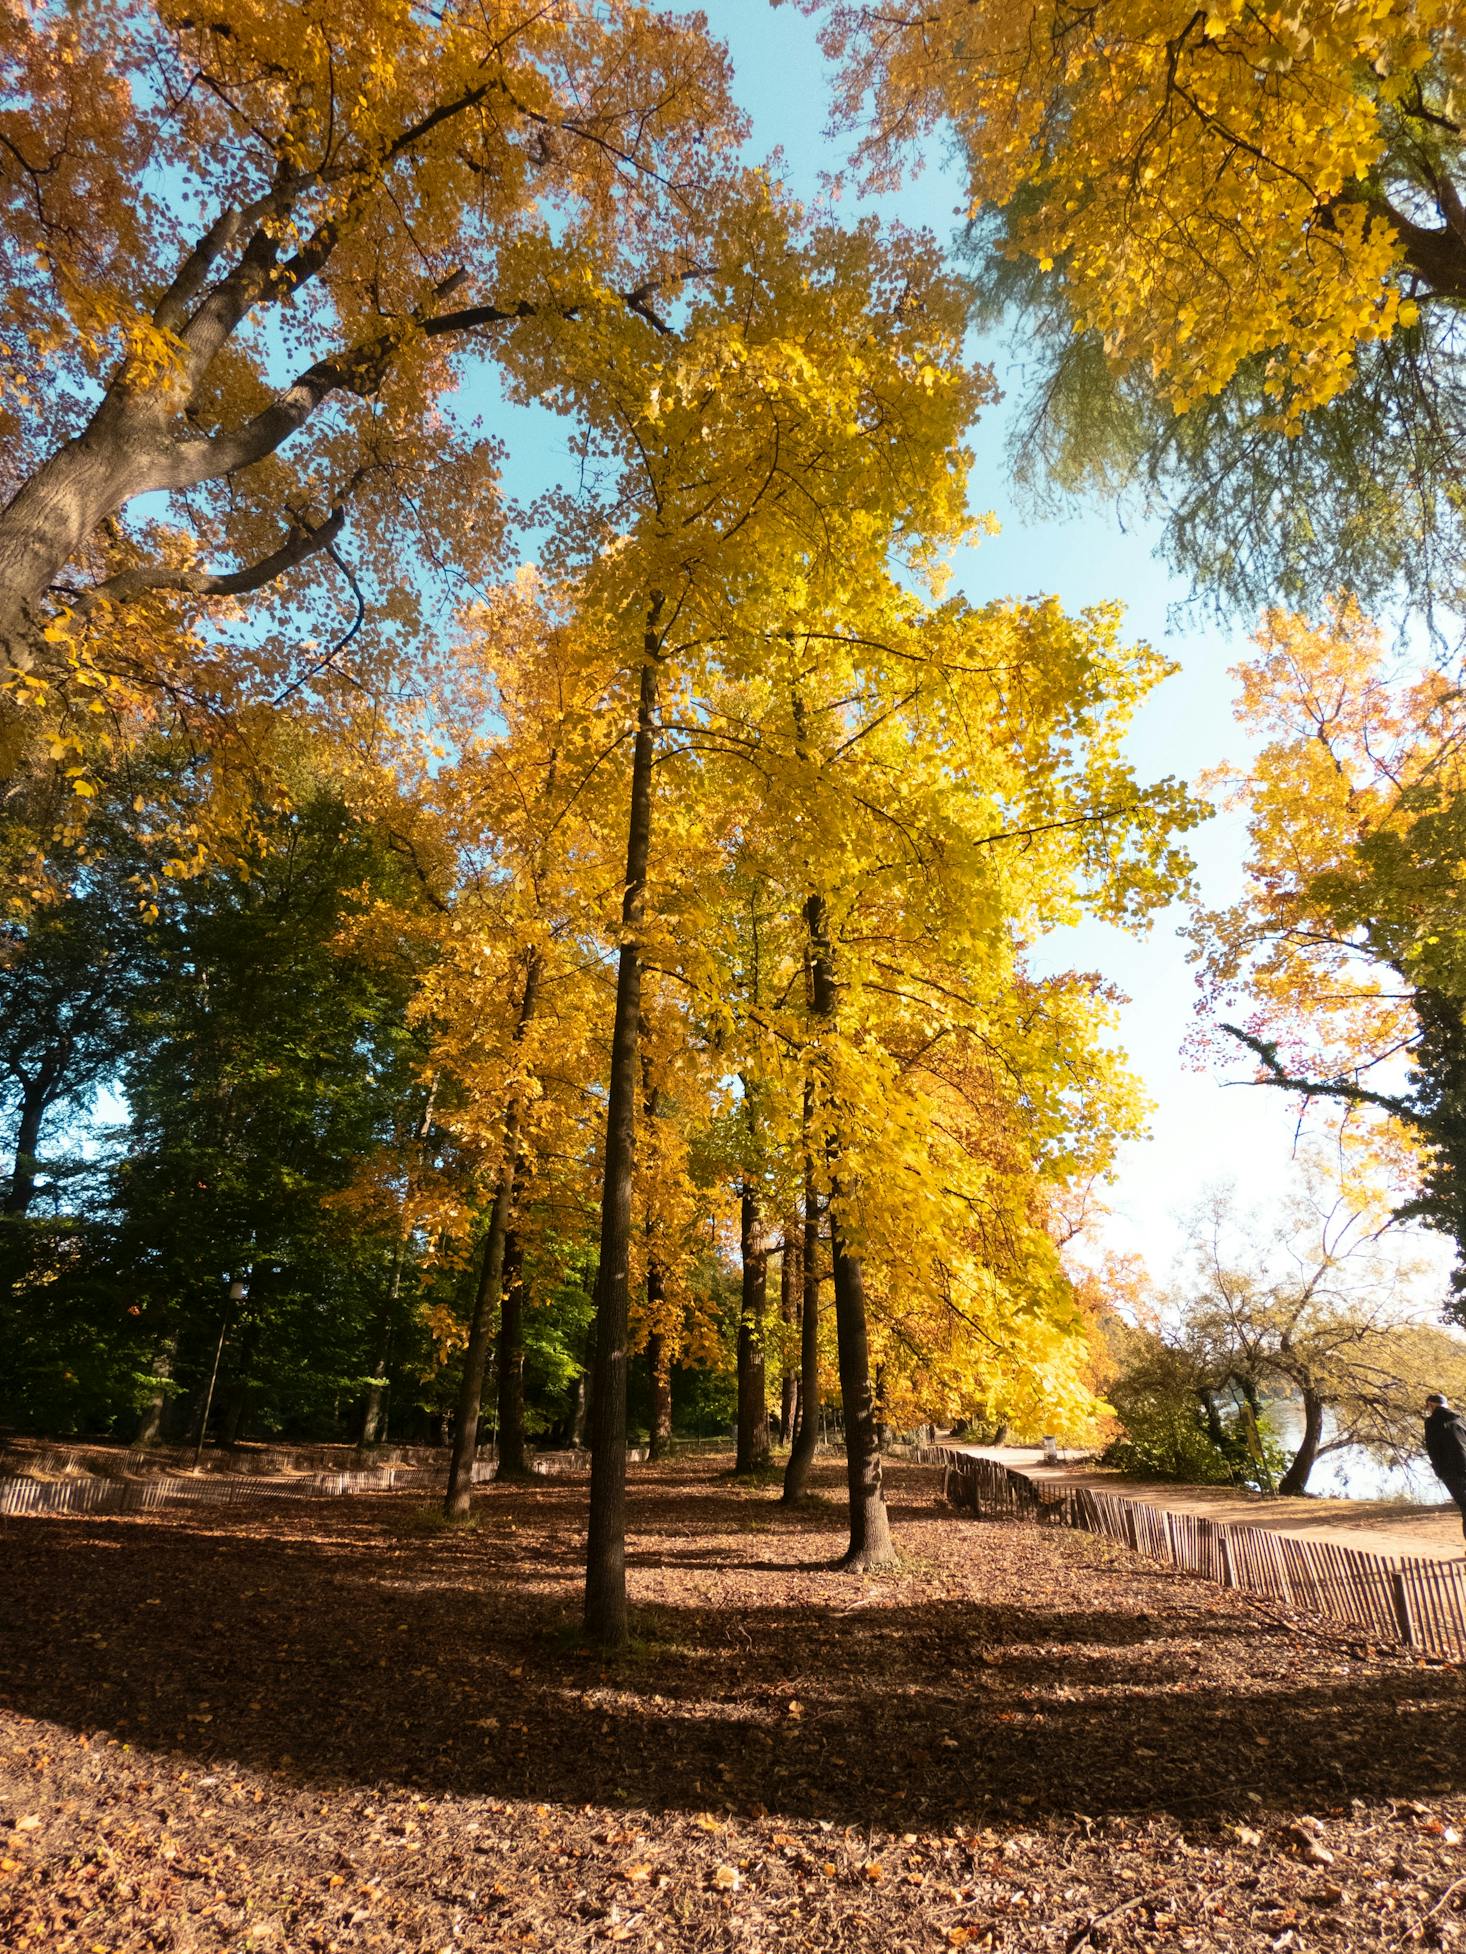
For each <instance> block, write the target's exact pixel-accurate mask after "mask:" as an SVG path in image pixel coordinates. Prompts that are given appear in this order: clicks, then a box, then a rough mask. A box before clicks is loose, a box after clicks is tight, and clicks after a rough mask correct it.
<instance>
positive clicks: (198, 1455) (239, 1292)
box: [193, 1276, 249, 1470]
mask: <svg viewBox="0 0 1466 1954" xmlns="http://www.w3.org/2000/svg"><path fill="white" fill-rule="evenodd" d="M248 1294H249V1285H248V1284H247V1283H246V1282H244V1281H243V1280H242V1279H241V1278H240V1277H239V1276H235V1277H234V1278H233V1279H232V1280H231V1282H230V1284H229V1300H228V1302H227V1303H225V1305H224V1314H223V1315H222V1316H221V1317H220V1318H219V1341H218V1342H217V1343H216V1344H215V1345H214V1368H213V1369H212V1370H211V1371H210V1372H209V1388H208V1390H207V1391H206V1392H205V1393H204V1408H203V1410H202V1411H201V1412H200V1413H199V1435H198V1443H197V1444H196V1445H195V1446H194V1448H193V1463H194V1468H195V1470H197V1468H198V1464H199V1461H200V1460H201V1459H202V1458H203V1456H204V1438H205V1435H206V1434H207V1432H208V1429H209V1413H210V1412H211V1411H212V1410H213V1408H214V1386H215V1385H216V1384H217V1383H218V1382H219V1360H220V1358H221V1357H222V1356H223V1355H224V1339H225V1338H226V1337H227V1336H228V1334H229V1315H230V1311H231V1310H232V1309H233V1307H234V1305H235V1304H236V1303H242V1302H243V1301H244V1299H245V1297H246V1296H247V1295H248Z"/></svg>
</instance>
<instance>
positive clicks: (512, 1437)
mask: <svg viewBox="0 0 1466 1954" xmlns="http://www.w3.org/2000/svg"><path fill="white" fill-rule="evenodd" d="M529 1476H530V1472H529V1457H528V1455H527V1453H526V1451H525V1447H524V1244H523V1242H522V1241H521V1240H520V1238H519V1236H518V1235H517V1234H516V1233H515V1232H514V1231H513V1230H512V1229H511V1230H510V1232H509V1236H508V1239H507V1240H506V1242H505V1244H504V1288H503V1297H502V1300H501V1302H500V1305H499V1470H498V1473H497V1475H496V1477H497V1478H499V1479H527V1478H529Z"/></svg>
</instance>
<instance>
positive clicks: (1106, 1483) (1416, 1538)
mask: <svg viewBox="0 0 1466 1954" xmlns="http://www.w3.org/2000/svg"><path fill="white" fill-rule="evenodd" d="M956 1449H957V1450H958V1451H961V1452H968V1453H970V1454H971V1455H972V1456H973V1457H974V1458H979V1459H995V1460H997V1461H998V1462H999V1463H1000V1464H1002V1465H1007V1466H1011V1467H1013V1468H1014V1470H1015V1471H1018V1472H1023V1473H1026V1474H1027V1475H1028V1477H1029V1478H1031V1479H1033V1480H1036V1481H1042V1482H1045V1483H1050V1484H1063V1485H1085V1486H1093V1487H1094V1488H1095V1489H1096V1490H1097V1491H1099V1492H1106V1493H1123V1494H1124V1495H1125V1497H1126V1498H1127V1499H1143V1500H1145V1501H1146V1502H1147V1503H1148V1504H1149V1505H1151V1506H1155V1507H1158V1508H1159V1509H1160V1510H1161V1511H1163V1512H1164V1511H1166V1510H1167V1509H1169V1510H1170V1511H1171V1512H1173V1513H1201V1514H1204V1515H1205V1516H1206V1518H1208V1519H1211V1520H1220V1521H1222V1522H1224V1523H1226V1524H1227V1525H1230V1526H1245V1527H1265V1528H1266V1529H1267V1530H1268V1531H1269V1532H1270V1533H1288V1534H1292V1535H1293V1536H1294V1537H1295V1538H1297V1539H1299V1540H1316V1539H1318V1538H1319V1537H1320V1536H1321V1535H1322V1536H1323V1537H1325V1538H1327V1539H1331V1540H1336V1541H1338V1543H1339V1544H1340V1545H1341V1546H1345V1547H1359V1548H1361V1549H1363V1550H1364V1551H1365V1552H1366V1553H1371V1554H1401V1555H1412V1556H1415V1557H1417V1558H1419V1559H1421V1560H1460V1559H1461V1557H1462V1554H1463V1551H1466V1542H1463V1538H1462V1531H1461V1514H1460V1510H1459V1508H1458V1507H1457V1506H1456V1505H1455V1503H1454V1501H1452V1500H1449V1499H1443V1502H1442V1504H1441V1505H1439V1506H1414V1505H1411V1504H1410V1503H1409V1502H1408V1501H1405V1500H1390V1499H1263V1498H1261V1497H1260V1496H1259V1495H1258V1494H1255V1493H1244V1492H1238V1491H1236V1490H1235V1489H1233V1488H1232V1487H1230V1486H1168V1485H1159V1484H1157V1483H1156V1481H1155V1480H1153V1479H1126V1478H1125V1477H1124V1476H1123V1475H1122V1474H1120V1473H1118V1472H1106V1471H1105V1470H1104V1469H1103V1468H1102V1467H1099V1466H1090V1465H1087V1464H1082V1463H1079V1464H1061V1465H1057V1466H1046V1465H1045V1464H1044V1463H1043V1459H1042V1455H1041V1454H1040V1453H1039V1452H1037V1451H1034V1450H1032V1449H1031V1448H1023V1447H1019V1446H1011V1445H1004V1446H993V1445H959V1446H958V1447H957V1448H956Z"/></svg>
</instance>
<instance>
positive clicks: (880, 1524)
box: [804, 895, 896, 1572]
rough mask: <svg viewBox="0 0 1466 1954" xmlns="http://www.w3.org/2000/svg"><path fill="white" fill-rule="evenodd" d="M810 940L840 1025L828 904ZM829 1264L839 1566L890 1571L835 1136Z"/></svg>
mask: <svg viewBox="0 0 1466 1954" xmlns="http://www.w3.org/2000/svg"><path fill="white" fill-rule="evenodd" d="M804 915H805V923H806V926H807V928H808V932H809V949H810V978H811V989H812V992H813V1003H814V1011H815V1015H816V1017H818V1018H822V1019H824V1020H825V1022H826V1023H828V1024H833V1023H834V1020H835V1012H836V1003H837V990H836V985H835V969H834V960H833V957H832V955H831V949H830V934H829V916H828V912H827V910H826V908H825V901H824V898H823V896H818V895H812V896H811V897H810V898H809V900H808V902H807V903H806V904H805V906H804ZM827 1152H828V1157H829V1162H830V1259H831V1263H832V1267H833V1274H834V1279H835V1334H836V1341H837V1344H838V1348H839V1359H840V1407H841V1414H842V1420H841V1422H842V1423H843V1425H844V1430H845V1480H846V1487H847V1491H848V1495H849V1502H850V1545H849V1546H848V1547H847V1548H846V1550H845V1554H844V1556H843V1558H842V1560H841V1562H840V1565H841V1566H842V1567H845V1568H849V1569H851V1570H852V1571H857V1572H859V1571H863V1570H864V1569H866V1568H873V1567H890V1566H892V1565H893V1564H894V1562H895V1559H896V1550H895V1547H894V1546H893V1544H892V1541H891V1525H890V1521H889V1519H888V1517H887V1514H886V1501H885V1495H884V1493H883V1492H882V1490H881V1447H880V1432H879V1429H878V1426H877V1422H876V1409H875V1395H874V1393H873V1392H872V1390H871V1384H870V1341H869V1337H868V1335H867V1331H866V1310H865V1280H864V1277H863V1276H862V1274H861V1268H860V1258H859V1257H858V1256H857V1255H856V1254H854V1253H853V1251H852V1250H851V1248H850V1246H849V1243H848V1241H847V1239H846V1235H845V1227H844V1221H843V1217H842V1205H841V1196H842V1194H843V1192H844V1190H843V1188H842V1186H841V1183H840V1171H839V1170H840V1136H839V1134H838V1133H831V1135H830V1137H829V1141H828V1146H827Z"/></svg>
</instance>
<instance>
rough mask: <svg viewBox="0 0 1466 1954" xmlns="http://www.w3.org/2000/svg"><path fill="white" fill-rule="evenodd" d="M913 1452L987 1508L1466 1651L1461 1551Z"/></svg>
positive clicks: (937, 1450)
mask: <svg viewBox="0 0 1466 1954" xmlns="http://www.w3.org/2000/svg"><path fill="white" fill-rule="evenodd" d="M908 1456H910V1457H911V1458H913V1459H915V1461H916V1462H917V1463H918V1464H921V1465H939V1466H941V1467H942V1490H943V1493H944V1494H945V1495H946V1497H947V1498H948V1499H950V1500H951V1501H952V1503H953V1504H954V1505H955V1506H957V1507H959V1508H965V1509H966V1510H967V1511H969V1512H971V1513H973V1514H975V1515H980V1516H983V1517H993V1518H996V1517H1003V1518H1011V1519H1019V1520H1029V1521H1036V1522H1038V1523H1039V1524H1042V1525H1049V1526H1068V1527H1078V1528H1080V1529H1082V1530H1083V1531H1084V1532H1086V1533H1095V1534H1099V1535H1102V1536H1103V1537H1104V1538H1105V1539H1107V1540H1113V1541H1115V1542H1116V1543H1117V1544H1118V1545H1120V1546H1122V1547H1128V1548H1130V1549H1131V1550H1132V1552H1134V1553H1137V1554H1144V1555H1145V1556H1146V1557H1147V1558H1148V1559H1150V1560H1155V1561H1160V1562H1162V1563H1164V1564H1165V1565H1167V1566H1170V1567H1176V1568H1180V1569H1181V1570H1182V1571H1183V1572H1185V1573H1188V1574H1198V1575H1200V1576H1201V1577H1202V1579H1203V1580H1207V1581H1215V1582H1216V1583H1217V1585H1218V1586H1219V1587H1224V1588H1238V1589H1241V1590H1243V1591H1245V1592H1246V1593H1248V1594H1255V1595H1258V1596H1260V1597H1262V1598H1264V1599H1266V1600H1271V1601H1278V1602H1281V1603H1282V1604H1283V1606H1284V1607H1287V1608H1291V1609H1294V1610H1296V1611H1298V1612H1300V1613H1303V1614H1309V1615H1316V1616H1320V1617H1322V1618H1324V1619H1326V1620H1329V1621H1334V1622H1342V1623H1345V1624H1347V1625H1348V1626H1349V1627H1350V1628H1354V1629H1358V1630H1359V1631H1361V1632H1362V1633H1363V1634H1365V1635H1368V1636H1370V1637H1372V1638H1373V1639H1374V1640H1376V1641H1391V1642H1399V1643H1402V1644H1403V1645H1404V1646H1405V1647H1406V1648H1409V1649H1417V1650H1419V1651H1421V1652H1422V1653H1424V1654H1427V1655H1435V1656H1442V1657H1446V1658H1448V1659H1452V1660H1457V1661H1459V1660H1463V1659H1466V1566H1463V1564H1462V1563H1461V1562H1459V1561H1440V1560H1424V1559H1419V1558H1414V1557H1401V1558H1395V1557H1392V1556H1389V1555H1384V1554H1371V1553H1368V1552H1366V1551H1365V1550H1364V1549H1362V1548H1359V1547H1345V1546H1342V1545H1340V1544H1339V1543H1338V1542H1336V1541H1326V1540H1297V1539H1294V1538H1293V1537H1292V1536H1291V1535H1289V1534H1282V1533H1274V1532H1273V1531H1272V1530H1271V1529H1270V1528H1267V1527H1250V1526H1234V1525H1229V1524H1225V1523H1223V1522H1221V1521H1218V1520H1210V1519H1207V1518H1206V1516H1205V1515H1204V1514H1199V1513H1177V1512H1172V1511H1169V1510H1167V1509H1166V1508H1164V1507H1160V1506H1153V1505H1151V1503H1150V1502H1149V1501H1148V1500H1139V1499H1130V1498H1128V1497H1127V1496H1126V1495H1125V1494H1123V1493H1107V1492H1103V1491H1101V1490H1100V1489H1099V1488H1098V1487H1094V1486H1084V1485H1064V1484H1063V1483H1062V1482H1053V1481H1040V1482H1035V1481H1034V1480H1032V1479H1030V1478H1029V1477H1028V1475H1027V1474H1026V1473H1023V1472H1018V1471H1015V1470H1014V1469H1013V1468H1012V1467H1011V1466H1005V1465H1003V1464H1002V1463H1001V1462H1000V1461H998V1460H996V1459H979V1458H973V1457H972V1456H971V1454H970V1453H966V1452H958V1451H954V1450H953V1449H952V1448H951V1447H949V1446H944V1445H918V1446H913V1447H911V1448H910V1451H909V1454H908Z"/></svg>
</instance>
